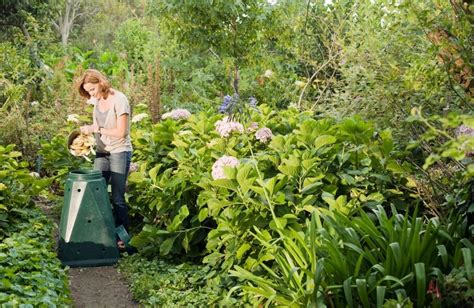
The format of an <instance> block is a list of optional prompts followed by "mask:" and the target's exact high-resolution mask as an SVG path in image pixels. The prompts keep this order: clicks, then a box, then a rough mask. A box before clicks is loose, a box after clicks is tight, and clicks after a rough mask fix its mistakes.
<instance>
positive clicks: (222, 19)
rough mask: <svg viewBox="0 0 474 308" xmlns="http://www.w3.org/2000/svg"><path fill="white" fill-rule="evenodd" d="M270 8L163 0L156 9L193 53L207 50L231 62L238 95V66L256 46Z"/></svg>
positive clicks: (251, 0) (254, 1)
mask: <svg viewBox="0 0 474 308" xmlns="http://www.w3.org/2000/svg"><path fill="white" fill-rule="evenodd" d="M269 8H270V5H269V4H268V2H267V1H262V0H243V1H225V0H217V1H211V2H210V1H181V0H164V1H162V2H161V3H160V4H158V5H157V7H155V9H156V10H159V11H161V12H164V15H165V17H166V18H167V21H168V24H169V26H170V29H173V30H174V32H175V34H177V35H178V37H179V38H180V40H181V41H182V42H183V43H186V44H188V45H189V46H190V47H192V48H195V49H196V50H200V51H203V50H209V51H211V52H212V53H213V54H214V55H216V56H217V57H221V58H222V57H230V58H232V59H233V61H234V72H233V84H232V86H233V88H234V91H235V92H236V93H238V83H239V66H241V65H242V64H243V63H245V61H246V57H247V55H248V54H249V52H250V50H251V49H252V48H255V46H256V45H258V43H259V36H258V33H259V31H261V29H263V28H265V19H266V17H267V15H268V13H269Z"/></svg>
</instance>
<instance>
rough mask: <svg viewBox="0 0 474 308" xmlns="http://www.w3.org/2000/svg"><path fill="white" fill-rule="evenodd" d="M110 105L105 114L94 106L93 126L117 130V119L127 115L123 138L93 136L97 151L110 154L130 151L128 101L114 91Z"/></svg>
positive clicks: (120, 93)
mask: <svg viewBox="0 0 474 308" xmlns="http://www.w3.org/2000/svg"><path fill="white" fill-rule="evenodd" d="M112 103H113V104H112V107H111V108H110V109H109V110H107V111H106V112H100V111H99V109H98V106H97V104H96V105H95V106H94V113H93V114H94V124H96V125H98V126H100V127H103V128H106V129H113V128H117V119H118V117H119V116H121V115H123V114H128V123H127V128H126V132H125V137H123V138H121V137H113V136H107V135H100V134H95V137H96V142H97V151H98V152H110V153H120V152H126V151H132V142H131V140H130V105H129V103H128V99H127V97H126V96H125V94H123V93H122V92H120V91H117V90H114V97H113V100H112ZM104 119H105V120H104Z"/></svg>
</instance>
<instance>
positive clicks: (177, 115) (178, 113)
mask: <svg viewBox="0 0 474 308" xmlns="http://www.w3.org/2000/svg"><path fill="white" fill-rule="evenodd" d="M190 116H191V112H189V111H187V110H186V109H182V108H178V109H174V110H172V111H170V112H167V113H164V114H163V115H162V116H161V118H162V119H163V120H165V119H173V120H181V119H187V118H189V117H190Z"/></svg>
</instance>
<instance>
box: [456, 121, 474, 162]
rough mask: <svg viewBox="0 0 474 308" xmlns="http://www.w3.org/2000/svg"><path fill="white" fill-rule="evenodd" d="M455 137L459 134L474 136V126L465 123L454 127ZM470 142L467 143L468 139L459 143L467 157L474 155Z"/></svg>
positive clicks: (459, 135)
mask: <svg viewBox="0 0 474 308" xmlns="http://www.w3.org/2000/svg"><path fill="white" fill-rule="evenodd" d="M455 134H456V137H461V136H470V137H474V128H470V127H468V126H466V125H461V126H459V127H458V128H457V129H456V132H455ZM470 144H472V143H469V141H465V142H464V143H463V144H462V145H461V149H462V150H463V151H464V152H465V153H466V156H468V157H473V156H474V149H473V148H472V145H470Z"/></svg>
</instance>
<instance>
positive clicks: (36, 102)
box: [30, 101, 39, 106]
mask: <svg viewBox="0 0 474 308" xmlns="http://www.w3.org/2000/svg"><path fill="white" fill-rule="evenodd" d="M30 105H31V106H38V105H39V103H38V101H32V102H31V103H30Z"/></svg>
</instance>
